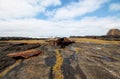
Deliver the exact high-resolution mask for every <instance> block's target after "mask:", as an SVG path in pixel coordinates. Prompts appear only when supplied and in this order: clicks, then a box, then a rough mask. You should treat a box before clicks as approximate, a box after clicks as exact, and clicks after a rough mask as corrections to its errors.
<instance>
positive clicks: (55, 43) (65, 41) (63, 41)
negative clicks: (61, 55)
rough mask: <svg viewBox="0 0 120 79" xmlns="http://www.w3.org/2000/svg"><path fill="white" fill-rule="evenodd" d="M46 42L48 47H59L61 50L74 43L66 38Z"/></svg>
mask: <svg viewBox="0 0 120 79" xmlns="http://www.w3.org/2000/svg"><path fill="white" fill-rule="evenodd" d="M47 42H49V44H50V45H53V46H60V47H61V48H64V47H65V46H68V45H70V44H72V43H74V42H75V41H72V40H70V39H68V38H54V39H50V40H48V41H47Z"/></svg>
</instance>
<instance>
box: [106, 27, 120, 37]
mask: <svg viewBox="0 0 120 79" xmlns="http://www.w3.org/2000/svg"><path fill="white" fill-rule="evenodd" d="M107 36H120V30H119V29H110V30H109V31H108V33H107Z"/></svg>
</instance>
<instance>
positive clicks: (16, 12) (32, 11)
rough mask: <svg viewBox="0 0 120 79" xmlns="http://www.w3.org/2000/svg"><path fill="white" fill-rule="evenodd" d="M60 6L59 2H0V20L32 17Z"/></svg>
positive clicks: (51, 0) (45, 0)
mask: <svg viewBox="0 0 120 79" xmlns="http://www.w3.org/2000/svg"><path fill="white" fill-rule="evenodd" d="M60 4H61V2H60V0H0V19H13V18H26V17H27V18H28V17H33V16H35V15H37V14H38V13H41V12H44V11H45V9H46V7H48V6H56V5H60Z"/></svg>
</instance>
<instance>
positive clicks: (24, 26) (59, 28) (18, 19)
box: [0, 0, 120, 37]
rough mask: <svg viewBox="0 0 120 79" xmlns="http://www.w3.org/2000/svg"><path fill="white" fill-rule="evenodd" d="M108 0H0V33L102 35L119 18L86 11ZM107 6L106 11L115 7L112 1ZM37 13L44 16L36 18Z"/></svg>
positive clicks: (15, 34) (114, 9) (118, 20)
mask: <svg viewBox="0 0 120 79" xmlns="http://www.w3.org/2000/svg"><path fill="white" fill-rule="evenodd" d="M109 2H110V0H100V1H98V0H79V1H78V2H71V3H69V4H66V5H64V6H62V3H63V2H62V1H61V0H0V36H28V37H40V36H72V35H82V36H83V35H104V34H106V32H107V31H108V30H109V29H110V28H120V18H119V17H118V16H116V15H114V16H110V15H109V14H108V15H106V16H105V17H99V16H94V15H92V16H87V15H86V14H89V13H93V14H94V12H95V11H97V10H99V9H102V8H103V7H104V6H105V4H106V3H109ZM49 7H54V8H52V9H51V10H49ZM107 7H108V10H110V11H116V10H117V11H118V10H119V8H118V7H119V6H118V4H116V3H110V4H109V6H107ZM116 8H117V9H116ZM41 13H43V14H44V15H43V16H45V17H46V18H43V19H40V18H38V17H37V16H41ZM101 13H102V12H101ZM77 17H81V18H80V19H76V18H77Z"/></svg>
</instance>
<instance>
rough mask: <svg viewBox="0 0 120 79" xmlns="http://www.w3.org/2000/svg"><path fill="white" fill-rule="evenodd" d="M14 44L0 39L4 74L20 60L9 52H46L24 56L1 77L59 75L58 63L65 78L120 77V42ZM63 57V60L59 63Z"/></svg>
mask: <svg viewBox="0 0 120 79" xmlns="http://www.w3.org/2000/svg"><path fill="white" fill-rule="evenodd" d="M12 45H14V44H11V45H9V44H8V43H0V75H1V74H2V73H3V72H4V71H5V70H6V69H8V68H9V67H10V66H12V65H14V64H16V61H18V60H20V59H17V60H16V59H14V58H10V57H7V56H6V55H7V54H8V53H10V52H18V51H25V50H28V49H37V50H41V51H42V52H43V53H42V54H40V55H38V56H34V57H31V58H28V59H22V60H21V61H20V62H19V64H17V65H16V66H15V67H14V68H12V69H11V70H9V72H6V74H3V75H1V76H0V79H56V78H55V74H54V69H53V68H54V66H56V65H58V67H60V68H58V69H61V70H60V71H57V70H56V72H58V73H61V75H62V76H63V79H120V49H119V47H120V45H113V44H95V43H74V44H72V45H69V46H67V47H66V48H65V49H59V48H58V47H56V46H49V45H38V44H32V45H31V44H21V45H16V46H12ZM56 49H57V50H59V52H58V53H56ZM58 55H59V56H60V58H59V56H58ZM61 57H62V61H61V63H62V64H59V63H56V61H60V60H59V59H61Z"/></svg>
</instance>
